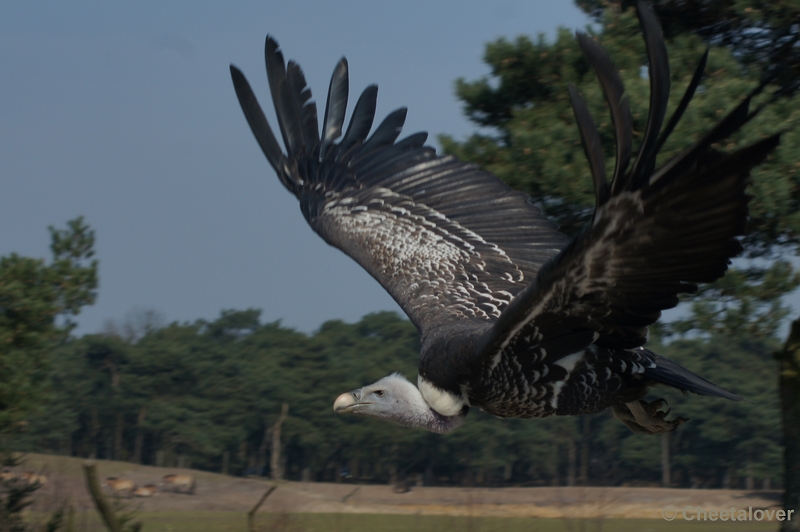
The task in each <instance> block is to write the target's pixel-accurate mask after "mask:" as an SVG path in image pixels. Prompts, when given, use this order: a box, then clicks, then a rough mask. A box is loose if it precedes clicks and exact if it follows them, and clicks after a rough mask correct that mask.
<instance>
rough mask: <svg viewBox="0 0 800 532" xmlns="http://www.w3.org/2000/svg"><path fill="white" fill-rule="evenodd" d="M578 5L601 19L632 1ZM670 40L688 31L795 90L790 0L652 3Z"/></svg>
mask: <svg viewBox="0 0 800 532" xmlns="http://www.w3.org/2000/svg"><path fill="white" fill-rule="evenodd" d="M576 3H577V4H578V6H579V7H581V8H582V9H583V10H584V11H586V12H587V13H589V14H591V15H593V16H594V18H595V20H597V21H600V20H602V18H603V15H604V12H605V11H606V10H607V9H609V8H611V9H620V8H625V9H628V8H631V7H633V6H635V4H636V1H635V0H611V1H609V0H577V2H576ZM651 5H652V6H653V9H654V10H655V12H656V14H657V15H658V17H659V19H660V20H661V25H662V27H663V29H664V33H665V34H667V35H670V36H674V35H680V34H685V33H693V34H695V35H699V36H701V37H702V38H703V39H704V40H705V41H706V42H708V43H710V44H714V45H717V46H725V47H727V48H728V49H730V50H731V51H732V52H733V53H734V54H735V55H736V57H737V59H738V60H739V61H740V62H741V63H742V64H743V65H745V66H748V67H749V68H751V69H753V70H755V71H766V72H768V73H769V74H770V76H774V77H775V82H776V83H777V84H779V85H780V87H781V90H782V91H784V92H787V93H793V92H796V91H797V89H798V88H800V47H798V46H797V44H798V41H800V31H798V28H797V25H796V24H797V20H799V19H800V5H798V3H797V2H796V1H795V0H769V1H766V0H739V1H735V2H732V1H730V0H704V1H703V2H683V1H679V0H656V1H654V2H651Z"/></svg>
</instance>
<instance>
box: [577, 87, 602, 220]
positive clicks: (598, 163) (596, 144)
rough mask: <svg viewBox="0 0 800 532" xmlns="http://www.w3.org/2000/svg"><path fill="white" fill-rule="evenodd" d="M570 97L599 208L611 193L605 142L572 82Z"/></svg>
mask: <svg viewBox="0 0 800 532" xmlns="http://www.w3.org/2000/svg"><path fill="white" fill-rule="evenodd" d="M569 99H570V102H572V109H573V111H575V121H576V122H577V123H578V130H579V131H580V133H581V141H582V143H583V150H584V151H585V152H586V159H588V161H589V167H590V168H591V170H592V177H593V178H594V196H595V209H597V208H598V207H600V205H602V204H603V203H605V202H606V201H607V200H608V194H609V193H610V190H609V189H608V183H607V182H606V159H605V155H604V154H603V144H602V142H601V140H600V133H598V132H597V126H596V125H595V123H594V119H592V115H591V114H590V113H589V108H588V107H587V106H586V102H585V101H584V99H583V97H582V96H581V95H580V94H579V93H578V89H576V88H575V85H572V84H570V85H569Z"/></svg>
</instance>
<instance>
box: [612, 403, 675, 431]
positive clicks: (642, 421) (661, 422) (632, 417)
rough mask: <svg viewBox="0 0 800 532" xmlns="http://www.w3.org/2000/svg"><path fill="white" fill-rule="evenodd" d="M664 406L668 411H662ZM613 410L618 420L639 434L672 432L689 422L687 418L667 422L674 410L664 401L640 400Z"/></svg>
mask: <svg viewBox="0 0 800 532" xmlns="http://www.w3.org/2000/svg"><path fill="white" fill-rule="evenodd" d="M664 406H666V407H667V410H666V411H664V410H661V408H662V407H664ZM612 410H613V412H614V416H616V418H617V419H619V420H620V421H622V422H623V423H624V424H625V425H626V426H627V427H628V428H629V429H631V430H632V431H633V432H635V433H637V434H663V433H665V432H672V431H673V430H675V429H676V428H678V427H679V426H680V425H683V424H684V423H686V422H687V421H689V419H688V418H685V417H677V418H675V419H673V420H667V419H666V418H667V416H668V415H669V413H670V412H671V411H672V409H671V408H669V404H668V403H667V402H666V401H665V400H664V399H656V400H655V401H652V402H650V403H648V402H647V401H644V400H641V399H640V400H638V401H632V402H630V403H625V404H622V405H615V406H614V407H613V408H612Z"/></svg>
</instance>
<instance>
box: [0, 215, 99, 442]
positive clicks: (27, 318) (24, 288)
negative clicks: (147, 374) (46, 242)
mask: <svg viewBox="0 0 800 532" xmlns="http://www.w3.org/2000/svg"><path fill="white" fill-rule="evenodd" d="M50 238H51V244H50V250H51V251H52V254H53V258H52V261H51V262H50V263H49V264H47V263H45V261H44V260H42V259H36V258H30V257H22V256H20V255H17V254H15V253H12V254H11V255H8V256H5V257H0V433H2V432H3V431H6V430H9V429H12V428H13V427H14V426H15V425H16V424H17V423H20V422H24V421H25V419H26V417H27V416H28V415H29V414H30V413H31V411H32V409H35V408H36V406H37V404H38V402H39V401H40V395H41V392H42V384H43V382H44V380H45V378H46V376H47V368H48V366H47V364H48V360H47V354H48V352H49V351H50V350H51V349H52V348H53V347H54V346H56V345H57V344H58V343H59V342H62V341H64V340H66V338H67V336H68V334H69V332H70V331H71V330H72V328H73V326H74V324H73V323H72V322H71V321H70V318H71V317H72V316H74V315H77V314H78V313H79V312H80V310H81V308H82V307H84V306H85V305H90V304H92V303H93V302H94V300H95V297H96V295H97V294H96V288H97V261H96V260H94V259H92V257H93V255H94V250H93V247H94V232H93V231H92V230H91V229H89V227H88V226H87V225H86V224H85V223H84V222H83V219H82V218H76V219H75V220H72V221H70V222H68V223H67V227H66V228H65V229H56V228H53V227H50ZM59 320H60V321H59Z"/></svg>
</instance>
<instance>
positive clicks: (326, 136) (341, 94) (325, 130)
mask: <svg viewBox="0 0 800 532" xmlns="http://www.w3.org/2000/svg"><path fill="white" fill-rule="evenodd" d="M349 92H350V87H349V78H348V76H347V59H345V58H344V57H343V58H342V59H341V60H340V61H339V63H337V64H336V68H334V69H333V75H332V76H331V84H330V86H329V87H328V101H327V103H326V104H325V121H324V122H323V123H322V150H321V152H320V158H321V159H323V160H324V159H325V154H326V153H327V151H328V148H329V147H330V145H331V144H333V142H334V141H335V140H336V139H338V138H339V137H341V136H342V125H343V124H344V114H345V112H346V111H347V95H348V93H349Z"/></svg>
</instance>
